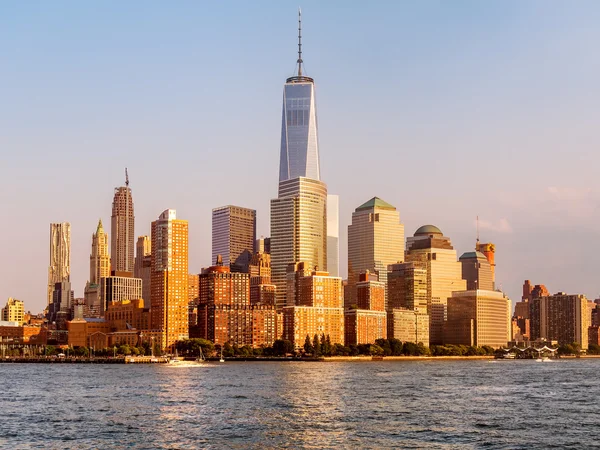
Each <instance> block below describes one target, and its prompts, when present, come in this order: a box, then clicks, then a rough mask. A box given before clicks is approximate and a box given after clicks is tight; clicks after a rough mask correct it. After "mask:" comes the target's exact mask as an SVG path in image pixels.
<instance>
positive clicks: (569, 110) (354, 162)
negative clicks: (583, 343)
mask: <svg viewBox="0 0 600 450" xmlns="http://www.w3.org/2000/svg"><path fill="white" fill-rule="evenodd" d="M140 5H141V4H121V3H117V2H114V1H113V2H110V1H109V2H104V3H101V4H91V3H90V4H88V3H85V4H70V5H69V7H68V8H66V7H64V5H63V7H59V6H58V5H57V4H50V3H14V4H3V5H0V27H1V28H2V30H3V37H4V39H2V40H1V41H0V51H1V52H2V54H3V57H4V61H5V64H4V65H3V70H2V71H0V82H1V83H2V85H3V86H4V93H5V95H4V98H3V101H2V106H0V120H1V122H2V123H3V124H5V125H4V127H2V128H3V129H2V132H1V133H0V149H1V151H2V164H0V206H1V207H2V210H3V212H4V220H3V221H1V225H0V235H1V236H2V249H3V251H4V254H5V257H4V258H2V260H1V261H0V273H1V274H2V276H1V278H0V305H1V306H4V304H5V302H6V299H7V298H8V297H15V298H18V299H21V300H23V301H25V308H26V310H31V311H32V312H39V311H41V310H42V309H43V308H44V307H45V306H46V286H47V278H48V263H49V228H50V226H49V224H50V223H51V222H63V221H67V222H70V223H71V226H72V230H71V232H72V243H71V244H72V245H71V255H72V257H71V282H72V286H73V289H74V290H75V296H76V297H83V289H84V286H85V282H86V280H87V279H88V277H89V254H90V250H91V238H92V233H93V232H94V231H95V230H96V225H97V223H98V219H102V221H103V224H104V228H105V230H106V231H107V233H109V235H110V233H111V230H110V215H111V203H112V198H113V189H114V188H115V187H117V186H121V185H123V183H124V178H125V174H124V170H125V167H127V168H128V170H129V177H130V187H131V188H132V193H133V194H132V195H133V201H134V206H135V218H136V222H135V223H136V227H135V234H136V237H137V236H140V235H144V234H150V223H151V221H153V220H155V219H156V218H157V217H158V215H159V214H160V213H161V212H162V211H163V210H165V209H168V208H172V209H176V210H177V215H178V218H180V219H185V220H188V221H189V230H190V237H189V242H190V249H189V254H190V263H189V267H190V272H191V273H198V272H199V271H200V269H201V268H202V267H205V266H208V265H210V263H211V210H212V208H214V207H218V206H222V205H227V204H233V205H239V206H245V207H249V208H254V209H256V210H257V220H258V227H257V232H258V236H261V235H263V236H268V235H269V201H270V199H271V198H274V197H276V195H277V182H278V167H279V143H280V132H281V99H282V90H283V84H284V82H285V79H286V78H287V77H288V76H290V75H292V74H293V71H294V67H295V61H296V58H297V55H296V50H297V48H296V39H297V8H298V4H297V3H292V2H278V3H273V4H248V3H247V2H235V3H230V4H204V3H196V2H179V3H177V4H170V5H168V6H167V4H160V3H150V4H143V7H140ZM300 6H301V7H302V12H303V59H304V66H305V70H306V73H307V74H308V75H309V76H311V77H313V78H314V79H315V83H316V101H317V114H318V126H319V141H320V142H319V147H320V148H319V151H320V157H321V161H320V163H321V179H322V181H324V182H325V183H327V185H328V190H329V192H330V193H332V194H338V195H339V196H340V270H341V275H342V276H343V277H345V276H346V273H347V226H348V224H349V223H350V221H351V214H352V211H353V210H354V209H355V208H356V207H358V206H359V205H360V204H362V203H364V202H365V201H367V200H369V199H370V198H372V197H374V196H378V197H381V198H382V199H384V200H385V201H386V202H389V203H391V204H392V205H394V206H396V207H397V208H398V210H399V211H400V217H401V220H402V222H403V223H404V225H405V231H406V236H411V235H412V234H413V233H414V231H415V230H416V229H417V228H418V227H419V226H421V225H423V224H434V225H436V226H438V227H439V228H440V229H441V230H442V231H443V232H444V234H445V235H446V236H448V237H450V238H451V240H452V243H453V245H454V247H455V249H456V250H457V256H460V255H461V254H462V253H463V252H466V251H471V250H472V249H473V247H474V245H475V239H476V226H475V218H476V216H477V215H478V216H479V218H480V234H481V241H482V242H494V243H495V244H496V263H497V267H496V282H497V285H498V287H500V288H501V289H502V290H504V291H505V292H506V293H507V294H508V295H509V296H510V297H511V299H512V300H513V301H518V300H520V297H521V286H522V283H523V280H524V279H530V280H531V281H532V283H534V284H545V285H546V286H547V287H548V289H549V290H550V291H551V292H553V293H554V292H557V291H566V292H569V293H583V294H586V295H587V296H588V298H590V299H593V298H596V296H597V294H598V292H599V291H600V284H599V283H598V282H597V281H596V278H595V273H596V271H597V268H598V267H599V266H600V256H599V254H600V252H599V250H600V248H599V245H598V243H597V241H598V239H597V238H598V231H597V226H596V222H598V220H599V219H600V208H599V204H600V189H598V188H597V187H596V185H595V183H593V182H592V179H593V177H594V176H595V175H596V167H597V166H598V165H599V164H600V155H599V154H598V151H597V149H598V146H599V144H600V138H599V137H598V133H597V121H598V112H597V110H598V104H599V103H600V102H599V100H600V98H599V97H600V94H599V93H598V88H597V78H598V73H599V70H600V56H599V54H598V52H597V51H596V48H595V47H596V46H595V43H596V42H598V41H599V38H600V31H599V30H598V28H597V23H598V21H599V19H600V4H597V3H596V2H591V1H589V2H584V1H582V2H578V3H575V4H566V3H560V2H542V1H530V2H515V1H513V2H485V3H481V2H476V1H457V2H452V3H448V2H441V1H428V2H419V3H405V2H391V1H390V2H381V3H376V4H369V5H367V4H360V5H355V6H353V7H352V8H348V7H347V3H342V2H339V1H332V2H327V3H321V2H314V1H308V2H303V3H301V4H300ZM594 118H595V119H594Z"/></svg>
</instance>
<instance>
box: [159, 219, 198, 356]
mask: <svg viewBox="0 0 600 450" xmlns="http://www.w3.org/2000/svg"><path fill="white" fill-rule="evenodd" d="M151 239H152V257H151V258H152V267H151V288H152V293H151V305H152V306H151V308H150V314H151V324H152V329H154V330H159V331H162V333H163V342H162V348H167V347H170V346H172V345H173V344H174V343H175V342H176V341H178V340H182V339H187V338H188V335H189V331H188V330H189V327H188V323H189V322H188V275H189V273H188V222H187V220H178V219H177V213H176V211H175V210H174V209H167V210H165V211H163V213H162V214H161V215H160V216H159V217H158V219H157V220H155V221H154V222H152V236H151Z"/></svg>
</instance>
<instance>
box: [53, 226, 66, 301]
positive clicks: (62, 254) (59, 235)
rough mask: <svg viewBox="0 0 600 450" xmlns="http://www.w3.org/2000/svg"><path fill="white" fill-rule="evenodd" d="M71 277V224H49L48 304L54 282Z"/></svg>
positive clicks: (60, 281)
mask: <svg viewBox="0 0 600 450" xmlns="http://www.w3.org/2000/svg"><path fill="white" fill-rule="evenodd" d="M70 279H71V224H70V223H68V222H63V223H51V224H50V266H49V267H48V305H50V304H51V303H52V301H53V291H54V288H55V286H56V283H62V282H63V281H69V280H70Z"/></svg>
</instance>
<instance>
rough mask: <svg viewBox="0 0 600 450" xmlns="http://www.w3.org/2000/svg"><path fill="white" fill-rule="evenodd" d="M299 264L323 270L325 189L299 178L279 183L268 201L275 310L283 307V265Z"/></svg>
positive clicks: (324, 260)
mask: <svg viewBox="0 0 600 450" xmlns="http://www.w3.org/2000/svg"><path fill="white" fill-rule="evenodd" d="M299 261H304V262H305V263H306V264H307V267H310V268H311V269H314V268H315V267H317V268H318V270H319V271H321V270H323V271H325V270H327V186H326V185H325V183H323V182H321V181H317V180H313V179H310V178H303V177H301V178H294V179H291V180H287V181H282V182H280V183H279V196H278V198H276V199H273V200H271V273H272V282H273V284H275V286H276V293H275V295H276V306H277V309H278V310H280V309H281V308H283V307H284V306H286V299H285V298H286V270H287V266H288V265H289V264H292V263H296V262H299ZM288 303H289V302H288ZM287 306H293V304H287Z"/></svg>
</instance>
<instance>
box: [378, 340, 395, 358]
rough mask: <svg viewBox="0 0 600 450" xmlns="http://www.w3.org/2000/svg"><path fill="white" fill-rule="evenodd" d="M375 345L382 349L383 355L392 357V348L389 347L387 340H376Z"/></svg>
mask: <svg viewBox="0 0 600 450" xmlns="http://www.w3.org/2000/svg"><path fill="white" fill-rule="evenodd" d="M375 344H377V345H379V346H380V347H381V348H382V349H383V354H384V355H385V356H391V355H392V346H391V345H390V341H389V340H388V339H376V340H375Z"/></svg>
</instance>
